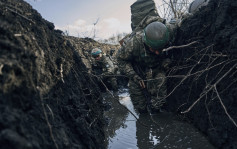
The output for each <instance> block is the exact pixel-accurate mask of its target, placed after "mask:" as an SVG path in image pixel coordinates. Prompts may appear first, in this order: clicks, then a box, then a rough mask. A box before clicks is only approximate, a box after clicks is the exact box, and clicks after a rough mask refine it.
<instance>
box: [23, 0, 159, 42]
mask: <svg viewBox="0 0 237 149" xmlns="http://www.w3.org/2000/svg"><path fill="white" fill-rule="evenodd" d="M25 1H27V2H28V3H30V4H31V6H33V8H34V9H36V10H37V11H38V12H39V13H40V14H41V15H42V17H43V18H44V19H46V20H48V21H50V22H52V23H54V25H55V27H56V28H57V29H60V30H62V31H65V30H67V31H69V34H70V35H72V36H76V37H78V36H79V37H88V36H89V37H92V35H93V32H92V31H94V25H93V23H95V22H96V21H97V19H99V21H98V23H97V24H96V26H95V27H96V28H95V29H96V37H97V39H99V38H104V39H106V38H109V37H111V36H112V35H113V34H115V35H116V34H117V33H123V32H125V33H129V32H130V31H131V26H130V24H131V12H130V6H131V4H132V3H134V2H135V1H136V0H25ZM155 1H159V0H155Z"/></svg>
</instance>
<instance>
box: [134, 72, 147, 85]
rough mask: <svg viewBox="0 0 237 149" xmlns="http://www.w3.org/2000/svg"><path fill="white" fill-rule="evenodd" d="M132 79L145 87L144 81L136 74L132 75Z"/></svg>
mask: <svg viewBox="0 0 237 149" xmlns="http://www.w3.org/2000/svg"><path fill="white" fill-rule="evenodd" d="M132 79H133V81H134V82H135V83H137V84H139V85H140V86H141V87H142V88H145V87H146V86H145V83H144V81H143V80H142V78H141V77H139V76H138V75H134V76H133V78H132Z"/></svg>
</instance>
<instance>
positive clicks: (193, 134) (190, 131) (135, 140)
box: [104, 89, 215, 149]
mask: <svg viewBox="0 0 237 149" xmlns="http://www.w3.org/2000/svg"><path fill="white" fill-rule="evenodd" d="M104 100H105V102H109V103H110V106H111V108H110V109H109V110H108V111H106V112H105V116H106V117H107V119H108V126H107V128H106V130H105V131H106V138H107V139H106V140H105V141H106V143H107V144H108V145H107V148H108V149H215V147H213V146H212V145H211V144H210V143H209V142H208V140H207V139H206V138H205V137H204V136H203V135H202V134H201V133H200V132H199V131H198V130H196V129H195V128H194V127H193V126H192V125H190V124H188V123H186V122H183V121H180V120H178V118H177V117H176V116H174V115H172V114H171V113H166V112H162V113H159V114H157V115H153V116H152V119H151V117H150V115H148V114H141V115H139V114H137V113H136V112H135V111H134V108H133V105H132V103H131V99H130V97H129V94H128V90H126V89H123V90H120V91H119V93H114V94H113V96H112V95H111V94H110V93H106V94H104ZM119 103H121V104H122V105H124V106H126V107H127V108H128V109H129V110H130V111H131V112H132V113H134V114H135V116H136V118H135V117H134V116H133V115H132V114H131V113H130V112H128V110H126V109H125V108H124V107H123V106H121V105H120V104H119Z"/></svg>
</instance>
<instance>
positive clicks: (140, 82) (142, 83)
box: [139, 80, 146, 88]
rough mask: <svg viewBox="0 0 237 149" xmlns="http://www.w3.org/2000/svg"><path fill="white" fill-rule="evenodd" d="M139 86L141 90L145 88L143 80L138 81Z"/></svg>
mask: <svg viewBox="0 0 237 149" xmlns="http://www.w3.org/2000/svg"><path fill="white" fill-rule="evenodd" d="M139 84H140V86H141V87H142V88H146V85H145V83H144V81H143V80H141V81H139Z"/></svg>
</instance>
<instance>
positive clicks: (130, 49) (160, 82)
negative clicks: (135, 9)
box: [117, 16, 176, 112]
mask: <svg viewBox="0 0 237 149" xmlns="http://www.w3.org/2000/svg"><path fill="white" fill-rule="evenodd" d="M154 21H160V22H161V21H162V23H164V20H163V19H161V18H159V17H149V16H147V17H146V18H145V19H144V20H143V21H142V22H141V24H140V25H139V26H140V28H137V29H135V30H134V31H133V33H131V35H130V36H129V37H127V38H126V39H125V40H124V43H123V45H122V48H121V49H120V50H119V53H118V54H117V60H118V62H119V67H120V69H122V71H123V72H124V73H125V74H126V75H127V76H128V77H129V78H130V79H129V91H130V96H131V99H132V102H133V104H134V107H135V109H137V110H138V111H139V112H146V111H147V110H146V105H147V101H146V99H145V96H144V94H143V92H142V88H141V86H140V84H139V81H140V80H139V79H140V78H142V79H143V80H144V81H145V83H146V87H147V89H148V91H149V93H150V94H151V98H152V100H151V102H152V108H153V109H156V110H158V109H159V108H160V107H161V106H162V105H163V104H164V103H165V97H166V95H167V91H166V90H167V89H166V75H165V71H166V70H165V66H167V64H168V63H169V62H170V61H169V59H166V58H165V56H164V54H159V55H156V54H154V53H152V52H151V51H149V50H147V48H148V47H146V45H145V44H144V41H143V36H144V30H143V28H144V27H145V24H146V25H147V24H149V23H151V22H154ZM166 26H167V28H168V29H169V32H170V34H171V35H172V37H174V34H173V33H175V29H176V26H175V25H172V24H166ZM170 41H173V38H171V40H170Z"/></svg>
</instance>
